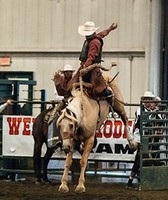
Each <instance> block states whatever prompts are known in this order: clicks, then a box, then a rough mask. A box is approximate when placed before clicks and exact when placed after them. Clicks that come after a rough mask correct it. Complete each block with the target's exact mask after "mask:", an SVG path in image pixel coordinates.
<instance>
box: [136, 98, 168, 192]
mask: <svg viewBox="0 0 168 200" xmlns="http://www.w3.org/2000/svg"><path fill="white" fill-rule="evenodd" d="M144 102H145V101H142V102H141V116H140V133H141V149H140V159H141V160H140V161H141V162H140V165H141V166H140V183H141V188H142V190H163V189H168V181H167V180H168V101H160V109H159V110H157V111H143V109H142V105H143V103H144ZM157 116H159V117H161V119H160V118H158V117H157Z"/></svg>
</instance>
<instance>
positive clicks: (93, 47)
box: [81, 29, 111, 67]
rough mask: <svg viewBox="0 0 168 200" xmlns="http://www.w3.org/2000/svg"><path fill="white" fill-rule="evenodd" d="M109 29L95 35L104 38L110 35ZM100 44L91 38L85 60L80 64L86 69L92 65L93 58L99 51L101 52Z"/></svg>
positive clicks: (96, 39) (97, 40)
mask: <svg viewBox="0 0 168 200" xmlns="http://www.w3.org/2000/svg"><path fill="white" fill-rule="evenodd" d="M110 31H111V30H110V29H106V30H104V31H101V32H99V33H97V34H96V35H97V36H99V37H101V38H104V37H105V36H107V35H108V34H109V33H110ZM101 46H102V44H101V42H100V40H99V39H98V38H93V39H92V40H91V41H90V42H89V45H88V55H87V60H86V61H85V62H82V63H81V64H82V65H85V67H88V66H90V65H92V64H93V61H94V60H95V57H96V56H98V55H99V53H100V50H101Z"/></svg>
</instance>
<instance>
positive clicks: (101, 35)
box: [97, 23, 118, 38]
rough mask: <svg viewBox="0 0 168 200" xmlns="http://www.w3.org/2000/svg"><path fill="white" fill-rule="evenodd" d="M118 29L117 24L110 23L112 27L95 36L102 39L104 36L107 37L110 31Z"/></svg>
mask: <svg viewBox="0 0 168 200" xmlns="http://www.w3.org/2000/svg"><path fill="white" fill-rule="evenodd" d="M117 27H118V25H117V23H112V25H111V26H110V27H109V28H108V29H106V30H104V31H101V32H99V33H98V34H97V35H99V36H100V37H101V38H104V37H105V36H107V35H108V34H109V33H110V32H111V31H112V30H115V29H116V28H117Z"/></svg>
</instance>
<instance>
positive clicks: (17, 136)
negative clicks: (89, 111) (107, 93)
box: [2, 115, 135, 161]
mask: <svg viewBox="0 0 168 200" xmlns="http://www.w3.org/2000/svg"><path fill="white" fill-rule="evenodd" d="M34 120H35V117H32V116H13V115H4V116H3V144H2V146H3V156H14V157H15V156H19V157H32V156H33V148H34V140H33V136H32V126H33V122H34ZM129 126H130V127H131V128H132V126H133V120H129ZM124 129H125V127H124V125H123V123H122V121H121V120H120V119H117V120H114V119H112V118H108V119H107V120H106V121H105V122H104V124H103V125H102V127H101V128H100V130H98V131H97V133H96V136H97V145H96V147H95V148H94V149H93V150H92V152H91V154H90V156H89V159H93V160H112V161H115V160H126V161H129V160H130V161H132V160H134V157H135V156H134V153H133V152H132V151H131V150H130V149H129V146H128V142H127V139H126V133H125V131H124ZM45 151H46V148H45V145H44V146H43V155H44V153H45ZM54 157H58V158H65V154H64V153H63V152H61V150H60V149H58V150H56V152H55V154H54ZM74 157H75V158H80V155H79V154H78V153H77V152H75V155H74Z"/></svg>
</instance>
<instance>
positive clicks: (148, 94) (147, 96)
mask: <svg viewBox="0 0 168 200" xmlns="http://www.w3.org/2000/svg"><path fill="white" fill-rule="evenodd" d="M146 98H152V99H154V98H155V95H154V94H153V93H152V92H150V91H146V92H145V93H144V95H143V96H142V97H141V100H143V99H146Z"/></svg>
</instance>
